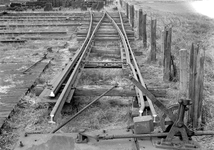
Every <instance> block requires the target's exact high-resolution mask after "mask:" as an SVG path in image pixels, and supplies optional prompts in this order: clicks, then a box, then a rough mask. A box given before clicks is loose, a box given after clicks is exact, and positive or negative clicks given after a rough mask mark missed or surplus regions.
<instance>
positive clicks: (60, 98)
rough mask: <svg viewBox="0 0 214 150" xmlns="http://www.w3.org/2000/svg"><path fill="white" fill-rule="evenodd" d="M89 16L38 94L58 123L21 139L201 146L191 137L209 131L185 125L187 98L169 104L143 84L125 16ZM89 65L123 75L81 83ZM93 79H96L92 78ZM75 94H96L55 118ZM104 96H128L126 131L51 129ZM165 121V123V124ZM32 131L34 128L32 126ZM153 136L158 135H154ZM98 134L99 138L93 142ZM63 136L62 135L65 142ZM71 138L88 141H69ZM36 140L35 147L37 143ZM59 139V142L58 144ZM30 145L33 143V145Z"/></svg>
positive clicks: (110, 146) (110, 145)
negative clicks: (78, 107)
mask: <svg viewBox="0 0 214 150" xmlns="http://www.w3.org/2000/svg"><path fill="white" fill-rule="evenodd" d="M89 16H90V17H89V18H90V23H89V24H88V25H86V24H85V25H83V26H81V27H80V29H79V31H78V33H77V39H78V40H79V41H82V40H84V41H83V43H82V45H81V47H80V48H79V49H78V50H77V51H76V53H75V55H74V56H73V57H72V58H71V59H70V61H69V62H68V64H67V65H66V66H65V68H63V70H62V71H61V72H59V74H58V75H56V77H55V78H54V79H53V80H52V81H51V82H49V83H48V85H47V87H46V88H45V89H44V90H43V91H42V93H41V94H40V95H39V97H40V98H41V99H42V100H43V101H44V102H52V103H55V104H54V107H53V109H52V111H51V113H50V121H49V122H50V123H56V122H58V123H59V124H60V125H59V126H58V127H57V128H55V129H54V130H53V131H51V134H50V135H39V136H38V135H33V136H32V137H30V138H29V139H26V137H27V136H28V135H29V134H30V133H27V134H26V135H25V137H24V138H22V140H23V141H24V140H28V144H29V145H30V146H32V145H34V144H35V143H36V142H38V143H39V142H41V141H42V142H41V143H43V142H44V141H47V137H48V139H49V141H48V142H46V144H47V145H48V146H49V147H54V146H53V145H54V144H55V145H57V146H58V147H57V148H55V149H62V148H64V149H66V150H67V149H75V148H77V149H87V148H88V146H89V147H90V148H91V149H124V148H125V147H127V148H128V149H136V150H139V149H141V148H145V149H151V150H158V149H163V148H166V149H183V150H187V149H188V150H192V149H198V148H199V147H200V146H199V145H198V144H197V143H195V142H194V141H193V140H191V139H190V138H191V137H192V136H200V135H213V134H214V133H213V132H203V131H198V132H197V131H196V132H194V131H191V130H189V129H188V127H186V126H185V124H184V115H185V110H186V109H187V106H188V105H190V100H185V99H180V100H179V106H178V105H174V106H172V107H170V108H167V107H166V106H165V105H164V104H163V103H161V102H160V101H159V100H158V99H156V97H155V96H154V94H152V93H151V92H150V91H149V90H148V89H147V87H146V85H145V82H144V80H143V77H142V74H141V72H140V68H139V66H138V63H137V60H136V57H135V52H134V51H133V49H132V47H131V44H130V41H131V40H132V39H133V38H134V33H133V30H132V29H131V28H130V26H129V23H128V21H127V18H126V17H124V16H123V14H121V12H107V11H104V12H102V13H94V12H90V13H89ZM86 20H87V19H86ZM89 69H90V70H91V71H92V72H97V71H98V70H102V69H119V70H122V72H123V77H124V78H126V81H123V82H120V83H117V82H116V81H114V82H103V83H105V84H103V83H102V84H96V86H95V85H93V86H95V88H94V87H93V86H92V85H91V84H88V85H86V83H85V82H83V81H82V80H84V78H86V76H83V74H84V72H86V71H87V70H89ZM108 71H109V72H108V73H111V71H112V70H108ZM112 73H115V72H112ZM120 77H121V76H120ZM120 77H119V78H120ZM80 83H81V84H82V85H84V86H87V87H90V88H92V90H91V91H90V90H88V91H83V90H82V91H81V89H84V87H83V86H82V88H80V86H79V85H80ZM97 83H100V82H99V81H97ZM106 83H108V84H106ZM127 87H128V88H127ZM130 88H134V92H132V91H131V90H130ZM120 89H122V90H120ZM78 90H79V91H78ZM94 91H96V92H94ZM77 93H78V94H77ZM75 95H76V96H77V95H78V96H98V97H97V98H96V99H94V100H93V101H91V102H90V103H89V104H88V105H86V106H85V107H84V108H82V109H81V110H79V111H78V112H77V113H76V114H75V115H73V116H71V118H69V119H68V120H67V121H65V122H64V123H62V122H59V120H58V119H59V118H60V114H61V111H62V109H63V106H64V104H65V103H70V102H71V101H72V100H73V98H74V97H75ZM103 96H128V97H132V98H133V100H132V110H131V116H130V117H131V118H132V119H133V120H132V123H133V124H132V125H131V126H129V127H128V128H127V130H126V131H124V130H115V131H108V132H107V131H106V130H103V131H90V132H85V131H82V132H81V131H80V132H79V133H78V134H77V133H69V135H67V134H65V133H63V134H56V135H54V134H53V133H56V132H57V131H58V130H59V129H60V128H62V127H63V126H65V125H66V124H67V123H68V122H70V121H71V120H73V119H74V118H76V117H78V115H79V114H81V113H82V112H83V111H85V110H86V109H87V108H89V107H90V106H91V105H92V104H94V103H95V102H96V101H98V100H99V99H100V98H102V97H103ZM153 104H155V105H156V106H157V107H158V108H159V109H161V111H162V112H163V114H159V117H160V119H159V117H158V115H157V112H156V110H155V108H154V105H153ZM177 109H178V113H177V114H176V113H174V112H173V111H175V110H177ZM167 117H168V118H167ZM166 118H167V119H168V120H167V119H166ZM166 125H168V126H167V128H166ZM154 126H160V128H161V129H162V130H161V131H160V132H158V133H156V132H153V131H154ZM33 134H38V133H36V132H35V133H33ZM39 134H40V132H39ZM178 137H179V138H178ZM90 138H92V139H95V140H96V141H97V142H94V141H91V140H89V139H90ZM158 138H163V139H162V140H159V139H158ZM44 139H45V140H44ZM112 139H119V142H118V141H116V142H115V141H114V142H111V143H110V142H105V141H104V140H112ZM124 139H128V140H124ZM100 140H101V142H99V143H98V141H100ZM174 140H175V141H174ZM56 141H57V142H58V143H57V142H56ZM65 141H67V143H66V142H65ZM103 141H104V142H103ZM72 142H76V143H87V144H86V145H84V144H80V145H77V144H74V145H72V144H71V143H72ZM38 143H37V144H38ZM25 144H26V143H25ZM41 145H42V144H41ZM41 145H38V146H35V147H36V148H38V149H39V148H40V149H41ZM47 145H46V146H47ZM59 145H60V146H61V148H59ZM66 146H67V147H66ZM20 147H21V148H20ZM35 147H34V146H33V147H32V149H34V148H35ZM26 148H29V146H27V147H25V148H24V149H26ZM20 149H23V143H22V141H20V146H19V147H18V148H17V149H16V150H20ZM28 150H29V149H28Z"/></svg>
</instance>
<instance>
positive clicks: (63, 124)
mask: <svg viewBox="0 0 214 150" xmlns="http://www.w3.org/2000/svg"><path fill="white" fill-rule="evenodd" d="M117 86H118V84H115V85H114V86H113V87H111V88H110V89H108V90H107V91H105V92H104V93H102V94H101V95H100V96H99V97H97V98H96V99H94V100H93V101H91V102H90V103H89V104H88V105H86V106H85V107H84V108H82V109H81V110H80V111H78V112H77V113H76V114H75V115H74V116H72V117H71V118H69V119H68V120H66V121H65V122H64V123H62V124H61V125H60V126H59V127H57V128H56V129H54V130H53V131H52V132H51V133H55V132H57V131H58V130H59V129H61V128H62V127H63V126H65V125H66V124H67V123H69V122H70V121H71V120H73V119H74V118H76V117H77V116H78V115H79V114H81V113H82V112H83V111H85V110H86V109H87V108H89V107H90V106H91V105H92V104H94V103H95V102H96V101H98V100H99V99H101V98H102V97H103V96H105V95H106V94H107V93H109V92H110V91H111V90H113V89H114V88H116V87H117Z"/></svg>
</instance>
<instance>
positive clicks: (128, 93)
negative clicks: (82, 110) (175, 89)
mask: <svg viewBox="0 0 214 150" xmlns="http://www.w3.org/2000/svg"><path fill="white" fill-rule="evenodd" d="M109 87H110V85H109V86H106V85H102V86H100V85H85V86H79V87H77V88H76V90H75V93H74V96H79V97H80V96H99V95H101V94H102V93H103V91H106V89H107V90H108V89H109ZM148 90H149V91H150V92H151V93H152V94H153V95H154V96H156V97H165V96H166V90H165V89H156V88H152V87H151V88H148ZM106 96H124V97H132V96H136V92H135V90H134V88H133V89H130V88H127V87H117V88H115V89H113V90H112V91H111V92H109V93H108V94H107V95H106Z"/></svg>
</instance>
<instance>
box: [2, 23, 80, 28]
mask: <svg viewBox="0 0 214 150" xmlns="http://www.w3.org/2000/svg"><path fill="white" fill-rule="evenodd" d="M80 25H81V23H54V24H7V25H0V27H15V28H17V27H35V26H38V27H40V26H41V27H42V26H54V27H58V26H80Z"/></svg>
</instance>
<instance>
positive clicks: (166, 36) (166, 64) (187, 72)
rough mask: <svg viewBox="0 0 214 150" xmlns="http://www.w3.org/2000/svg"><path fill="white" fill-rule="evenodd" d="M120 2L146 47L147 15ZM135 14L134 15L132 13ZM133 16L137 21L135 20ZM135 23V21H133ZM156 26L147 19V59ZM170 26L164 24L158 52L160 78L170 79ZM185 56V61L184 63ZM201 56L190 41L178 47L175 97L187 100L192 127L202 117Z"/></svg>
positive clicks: (153, 46) (153, 47) (173, 69)
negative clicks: (160, 68)
mask: <svg viewBox="0 0 214 150" xmlns="http://www.w3.org/2000/svg"><path fill="white" fill-rule="evenodd" d="M120 5H121V7H122V8H123V9H125V14H126V16H127V18H128V19H129V23H130V25H131V26H132V27H133V28H134V27H137V38H138V39H139V40H142V41H143V47H144V48H147V29H146V28H147V23H146V22H147V14H144V13H143V11H142V9H139V10H135V8H134V5H131V4H129V3H128V2H125V1H123V0H120ZM135 15H136V16H135ZM135 18H137V21H136V22H135V20H134V19H135ZM135 23H136V24H135ZM156 28H157V19H154V18H153V19H151V33H150V35H151V36H150V56H149V57H148V59H149V62H155V61H156V39H157V37H156ZM171 43H172V26H168V25H166V26H165V27H164V28H163V30H162V32H161V51H162V52H163V81H165V82H170V81H173V79H175V78H176V76H177V69H176V67H175V66H176V65H175V63H174V61H173V60H174V57H173V56H172V54H171V47H172V45H171ZM188 56H189V62H188ZM204 58H205V53H204V51H203V50H200V47H199V45H197V46H195V45H194V44H192V48H191V50H189V51H188V50H186V49H181V50H180V51H179V69H180V74H179V77H178V78H179V82H180V88H179V89H180V93H179V98H184V99H191V101H192V105H191V107H190V111H189V115H187V120H188V123H189V124H192V126H193V127H194V128H197V127H198V126H200V123H201V122H200V121H201V117H202V105H203V104H202V99H203V80H204Z"/></svg>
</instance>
